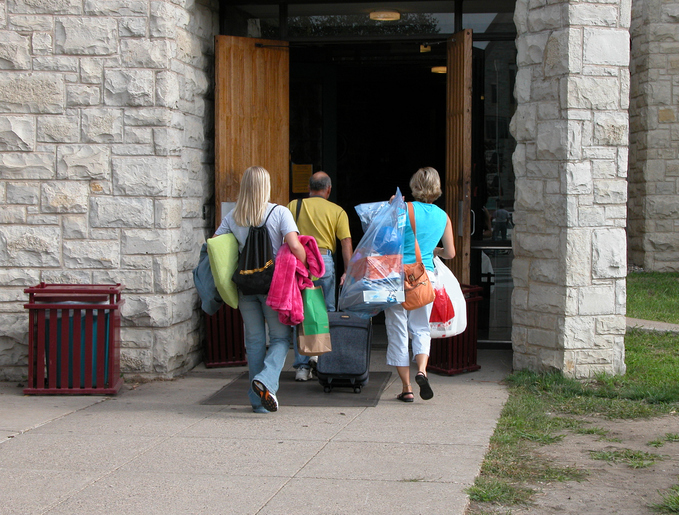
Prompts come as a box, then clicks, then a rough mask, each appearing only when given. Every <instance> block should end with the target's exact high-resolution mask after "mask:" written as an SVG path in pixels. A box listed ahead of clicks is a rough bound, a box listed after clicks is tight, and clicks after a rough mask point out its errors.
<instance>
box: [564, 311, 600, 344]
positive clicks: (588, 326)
mask: <svg viewBox="0 0 679 515" xmlns="http://www.w3.org/2000/svg"><path fill="white" fill-rule="evenodd" d="M595 322H596V319H595V318H594V317H583V316H579V317H572V316H570V317H565V318H564V319H563V324H562V325H563V327H562V328H561V331H562V333H563V346H564V349H589V348H591V347H592V342H593V341H594V340H595V334H596V331H595Z"/></svg>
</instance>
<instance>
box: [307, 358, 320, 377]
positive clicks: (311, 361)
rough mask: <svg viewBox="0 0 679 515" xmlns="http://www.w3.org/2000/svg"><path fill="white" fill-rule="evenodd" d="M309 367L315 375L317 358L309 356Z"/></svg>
mask: <svg viewBox="0 0 679 515" xmlns="http://www.w3.org/2000/svg"><path fill="white" fill-rule="evenodd" d="M309 366H310V367H311V370H312V371H313V372H314V373H316V368H317V367H318V356H311V357H310V358H309Z"/></svg>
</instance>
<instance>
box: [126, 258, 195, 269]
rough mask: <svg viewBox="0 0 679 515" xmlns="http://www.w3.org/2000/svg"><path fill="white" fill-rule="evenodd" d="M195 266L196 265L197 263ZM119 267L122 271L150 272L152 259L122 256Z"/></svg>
mask: <svg viewBox="0 0 679 515" xmlns="http://www.w3.org/2000/svg"><path fill="white" fill-rule="evenodd" d="M196 264H198V262H197V261H196ZM120 266H121V268H123V269H131V270H151V269H152V267H153V257H152V256H140V255H131V256H130V255H127V254H123V255H122V256H121V262H120Z"/></svg>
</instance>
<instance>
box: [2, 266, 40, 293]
mask: <svg viewBox="0 0 679 515" xmlns="http://www.w3.org/2000/svg"><path fill="white" fill-rule="evenodd" d="M38 283H40V271H38V270H27V269H25V268H21V267H17V268H4V269H0V284H2V285H3V286H19V287H27V286H35V285H36V284H38ZM24 299H26V297H24Z"/></svg>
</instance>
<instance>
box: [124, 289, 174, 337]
mask: <svg viewBox="0 0 679 515" xmlns="http://www.w3.org/2000/svg"><path fill="white" fill-rule="evenodd" d="M120 313H121V315H122V317H123V318H124V320H125V322H126V323H127V324H129V325H131V326H134V327H168V326H170V325H171V323H172V303H171V297H170V296H168V295H140V294H130V295H126V296H125V303H124V304H123V305H122V306H121V308H120ZM154 333H155V331H154Z"/></svg>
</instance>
